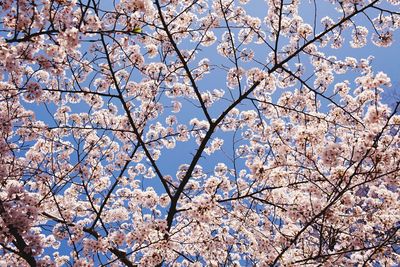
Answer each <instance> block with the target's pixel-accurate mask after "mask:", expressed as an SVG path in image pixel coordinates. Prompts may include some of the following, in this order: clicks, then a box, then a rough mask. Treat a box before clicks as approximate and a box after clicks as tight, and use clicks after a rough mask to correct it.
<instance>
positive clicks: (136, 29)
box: [132, 28, 142, 33]
mask: <svg viewBox="0 0 400 267" xmlns="http://www.w3.org/2000/svg"><path fill="white" fill-rule="evenodd" d="M132 32H133V33H141V32H142V28H134V29H133V30H132Z"/></svg>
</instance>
